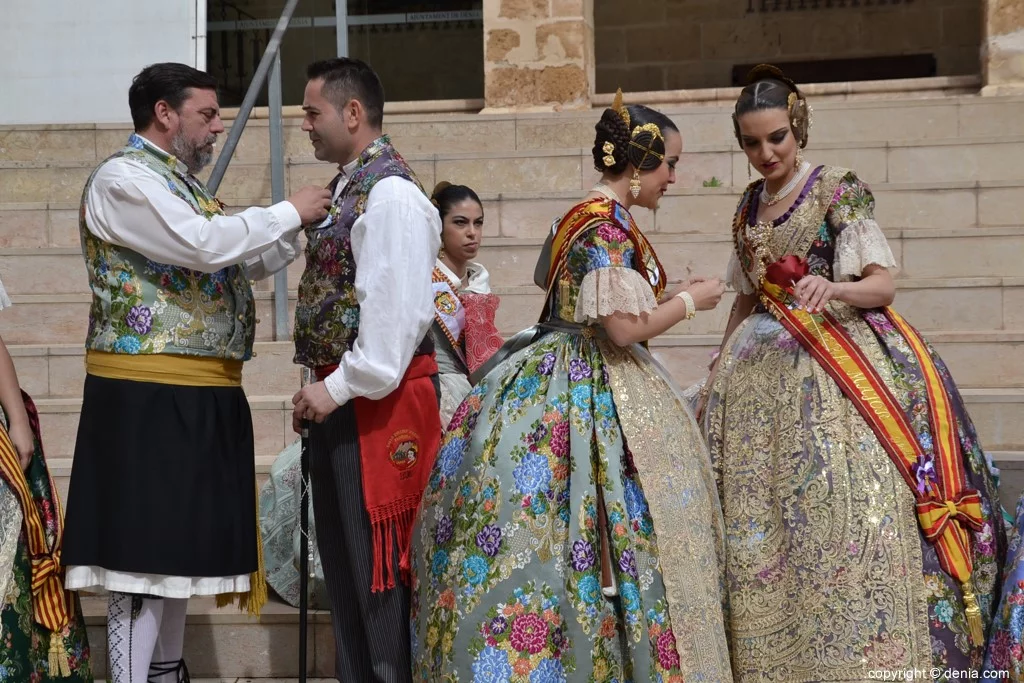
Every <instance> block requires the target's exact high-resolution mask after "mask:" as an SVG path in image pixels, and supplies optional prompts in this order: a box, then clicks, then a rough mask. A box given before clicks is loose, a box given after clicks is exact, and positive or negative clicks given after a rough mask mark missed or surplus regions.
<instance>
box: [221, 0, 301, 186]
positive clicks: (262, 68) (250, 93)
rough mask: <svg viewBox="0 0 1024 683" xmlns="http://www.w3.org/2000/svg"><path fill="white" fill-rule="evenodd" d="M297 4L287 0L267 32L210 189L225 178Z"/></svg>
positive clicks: (297, 2)
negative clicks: (268, 40)
mask: <svg viewBox="0 0 1024 683" xmlns="http://www.w3.org/2000/svg"><path fill="white" fill-rule="evenodd" d="M298 4H299V0H288V4H286V5H285V7H284V11H283V12H281V18H280V19H278V21H277V27H276V28H275V29H274V34H273V35H272V36H270V42H269V43H267V49H266V50H264V51H263V57H262V58H261V59H260V64H259V66H258V67H256V73H255V75H253V77H252V83H250V84H249V89H248V90H246V91H245V97H244V98H243V99H242V105H241V106H240V107H239V108H238V117H237V118H236V119H235V123H234V124H233V125H232V126H231V131H230V132H229V133H228V137H227V139H226V140H225V141H224V148H223V149H222V150H221V152H220V155H219V156H218V157H217V163H216V164H214V166H213V171H212V172H211V173H210V180H209V182H208V183H207V184H206V185H207V187H209V188H210V191H211V192H217V188H218V187H220V182H221V181H222V180H223V179H224V172H225V171H227V168H228V164H229V163H230V162H231V157H232V156H233V155H234V153H235V147H237V146H238V141H239V140H240V139H241V137H242V131H243V130H244V129H245V124H246V122H247V121H248V120H249V113H250V112H251V111H252V108H253V106H255V104H256V98H257V97H258V96H259V93H260V90H262V89H263V84H264V83H265V82H266V80H267V74H268V73H270V67H271V65H272V64H273V62H274V57H275V56H276V55H277V53H278V51H279V50H280V49H281V38H282V37H283V36H284V32H285V31H286V30H287V29H288V24H289V23H291V20H292V14H294V12H295V7H296V6H297V5H298ZM273 153H274V150H271V154H273Z"/></svg>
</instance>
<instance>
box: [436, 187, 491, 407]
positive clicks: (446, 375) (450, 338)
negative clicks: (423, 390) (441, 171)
mask: <svg viewBox="0 0 1024 683" xmlns="http://www.w3.org/2000/svg"><path fill="white" fill-rule="evenodd" d="M430 201H431V202H432V203H433V204H434V206H436V207H437V210H438V212H439V213H440V214H441V252H440V253H439V254H438V255H437V265H436V266H435V267H434V275H433V288H434V310H435V313H434V324H433V325H432V326H431V328H430V334H431V335H432V336H433V338H434V347H435V349H436V351H437V367H438V370H439V371H440V381H441V425H442V426H447V425H448V421H449V420H451V417H452V414H453V413H454V412H455V409H456V408H458V406H459V404H460V403H462V399H464V398H465V397H466V394H468V393H469V390H470V388H471V384H470V380H469V376H470V374H471V373H473V372H474V371H475V370H476V369H477V368H479V367H480V366H481V365H482V364H483V363H484V361H486V360H487V359H488V358H490V356H491V354H493V353H494V352H495V351H497V350H498V349H499V348H500V347H501V343H502V339H501V335H499V334H498V330H497V328H496V327H495V325H494V316H495V313H496V312H497V310H498V303H499V299H498V297H497V295H495V294H492V293H491V284H490V276H489V275H488V273H487V269H486V268H484V267H483V265H481V264H479V263H477V262H475V261H473V259H474V258H476V255H477V252H478V251H479V250H480V242H481V240H483V235H484V207H483V204H482V203H481V202H480V198H479V197H478V196H477V195H476V192H474V191H473V190H472V189H470V188H468V187H466V186H465V185H452V184H451V183H448V182H441V183H438V184H437V187H435V188H434V193H433V194H432V195H431V197H430Z"/></svg>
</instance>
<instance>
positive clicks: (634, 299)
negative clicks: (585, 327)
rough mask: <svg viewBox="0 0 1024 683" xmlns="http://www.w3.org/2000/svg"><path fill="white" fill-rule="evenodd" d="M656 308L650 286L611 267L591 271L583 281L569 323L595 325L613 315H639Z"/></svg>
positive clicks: (630, 271) (639, 277) (637, 275)
mask: <svg viewBox="0 0 1024 683" xmlns="http://www.w3.org/2000/svg"><path fill="white" fill-rule="evenodd" d="M657 307H658V301H657V300H656V299H655V298H654V292H653V291H652V290H651V285H650V284H649V283H648V282H647V280H645V279H644V277H643V275H641V274H640V273H638V272H636V271H635V270H633V269H632V268H626V267H624V266H612V267H609V268H598V269H597V270H592V271H590V272H589V273H587V274H586V275H585V276H584V277H583V282H582V283H581V284H580V293H579V296H578V297H577V299H576V312H575V314H574V315H573V319H574V320H575V321H576V322H578V323H591V322H596V321H598V320H599V319H600V318H601V317H602V316H607V315H612V314H613V313H628V314H630V315H640V314H641V313H650V312H651V311H653V310H654V309H655V308H657Z"/></svg>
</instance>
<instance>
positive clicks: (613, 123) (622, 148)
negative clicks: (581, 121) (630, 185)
mask: <svg viewBox="0 0 1024 683" xmlns="http://www.w3.org/2000/svg"><path fill="white" fill-rule="evenodd" d="M594 130H595V131H596V132H597V135H596V136H595V137H594V150H593V151H594V168H595V169H596V170H598V171H600V172H602V173H604V172H607V173H611V174H613V175H618V174H620V173H623V172H624V171H625V170H626V166H627V165H629V158H628V157H627V152H628V150H629V129H628V128H626V122H625V121H623V120H622V117H621V116H619V113H618V112H617V111H615V110H614V109H605V110H604V113H603V114H601V120H600V121H598V122H597V124H596V125H595V126H594ZM608 143H611V146H607V147H606V145H608ZM609 161H611V162H612V163H611V164H609V163H608V162H609Z"/></svg>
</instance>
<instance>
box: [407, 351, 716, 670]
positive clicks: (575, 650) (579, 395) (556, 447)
mask: <svg viewBox="0 0 1024 683" xmlns="http://www.w3.org/2000/svg"><path fill="white" fill-rule="evenodd" d="M599 495H601V496H603V501H604V506H605V510H606V514H607V528H608V539H609V540H608V544H609V548H610V553H611V559H612V567H613V571H614V575H615V578H616V581H617V584H618V597H615V598H609V597H606V596H605V595H604V593H603V592H602V586H601V583H602V582H601V540H600V538H599V531H598V529H599V524H598V509H599V508H598V501H599ZM414 534H415V535H414V549H413V554H414V564H415V565H416V566H415V568H414V582H415V585H414V592H413V615H412V621H413V624H412V632H413V658H414V665H413V671H414V676H413V677H414V680H417V681H524V682H526V681H528V682H529V683H538V682H541V681H566V680H573V681H587V680H591V681H649V680H659V681H665V682H668V681H672V682H681V681H683V680H684V679H685V680H687V681H689V680H706V681H727V680H731V678H730V674H729V661H728V649H727V646H726V641H725V632H724V620H723V617H722V604H721V598H722V590H721V581H720V578H721V572H720V569H721V568H720V565H719V552H718V551H719V546H718V544H717V541H718V539H720V538H721V535H720V534H721V519H720V516H719V512H718V501H717V494H716V492H715V488H714V478H713V474H712V472H711V469H710V461H709V459H708V457H707V453H706V450H705V448H704V445H703V443H702V440H701V437H700V432H699V429H698V428H697V425H696V423H695V422H694V421H693V419H692V417H691V415H690V414H689V412H688V411H687V410H686V409H685V408H684V407H683V404H682V399H680V398H679V394H678V388H677V387H675V386H674V385H672V384H671V381H670V380H669V379H668V376H667V373H665V371H664V370H663V369H661V368H660V367H659V366H658V365H657V364H656V363H655V362H654V361H653V359H652V358H651V357H650V355H648V354H647V353H646V352H645V351H644V350H643V349H641V348H639V347H634V348H633V349H621V348H618V347H615V346H613V345H611V344H610V343H609V342H605V341H596V340H593V339H587V338H584V337H582V336H580V335H574V334H570V333H563V332H554V333H549V334H548V335H547V336H545V337H543V338H542V339H540V340H539V341H537V342H535V343H534V344H533V345H531V346H529V347H527V348H525V349H523V350H521V351H519V352H517V353H515V354H514V355H512V356H511V357H510V358H508V359H507V360H506V361H505V362H503V363H502V364H501V365H499V366H498V367H497V368H496V369H495V370H494V371H492V372H491V373H490V374H489V375H488V376H487V377H486V378H485V379H484V380H482V381H481V383H480V384H479V385H477V387H476V388H474V389H473V391H472V392H471V393H470V394H469V396H468V397H467V398H466V400H465V401H464V402H463V403H462V404H461V405H460V406H459V407H458V409H457V410H456V412H455V415H454V416H453V418H452V421H451V424H450V425H449V428H448V431H447V432H446V434H445V437H444V440H443V441H442V446H441V451H440V453H439V455H438V459H437V462H436V464H435V466H434V469H433V472H432V475H431V479H430V482H429V484H428V486H427V491H426V493H425V497H424V508H423V510H422V512H421V513H420V517H419V521H418V525H417V529H416V531H415V532H414ZM676 624H678V626H676Z"/></svg>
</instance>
